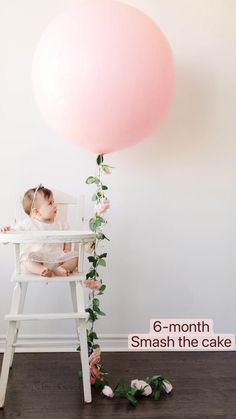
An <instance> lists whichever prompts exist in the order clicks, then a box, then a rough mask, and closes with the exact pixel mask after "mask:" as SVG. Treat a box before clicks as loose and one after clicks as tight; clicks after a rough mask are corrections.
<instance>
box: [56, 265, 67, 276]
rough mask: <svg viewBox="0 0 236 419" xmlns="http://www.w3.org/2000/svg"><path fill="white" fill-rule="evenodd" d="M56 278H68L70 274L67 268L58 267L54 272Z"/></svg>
mask: <svg viewBox="0 0 236 419" xmlns="http://www.w3.org/2000/svg"><path fill="white" fill-rule="evenodd" d="M53 272H54V274H55V276H68V275H69V273H68V271H67V270H66V269H65V268H62V266H58V268H56V269H54V270H53Z"/></svg>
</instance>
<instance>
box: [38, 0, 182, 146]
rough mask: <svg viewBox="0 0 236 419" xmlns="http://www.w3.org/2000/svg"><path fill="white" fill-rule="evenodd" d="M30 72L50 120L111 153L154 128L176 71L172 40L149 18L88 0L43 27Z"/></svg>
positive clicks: (109, 1) (109, 0)
mask: <svg viewBox="0 0 236 419" xmlns="http://www.w3.org/2000/svg"><path fill="white" fill-rule="evenodd" d="M32 77H33V89H34V93H35V97H36V101H37V103H38V106H39V108H40V110H41V112H42V113H43V115H44V117H45V118H46V120H47V121H48V123H49V125H50V126H51V127H52V128H54V129H55V130H56V132H57V133H59V134H60V135H62V136H64V137H66V138H68V139H70V140H72V141H75V142H76V143H78V144H79V145H81V146H82V147H84V148H87V149H89V150H91V151H94V152H96V153H100V154H106V153H109V152H111V151H115V150H118V149H121V148H124V147H128V146H130V145H132V144H135V143H137V142H138V141H140V140H142V139H144V138H145V137H147V136H148V135H150V134H151V133H152V131H154V129H156V127H157V126H158V125H159V123H160V121H161V120H162V119H163V117H164V115H165V114H166V113H167V111H168V109H169V107H170V104H171V99H172V96H173V92H174V84H175V68H174V60H173V56H172V53H171V49H170V46H169V43H168V41H167V40H166V38H165V36H164V35H163V33H162V32H161V31H160V29H159V28H158V27H157V25H156V24H155V23H154V22H153V21H152V20H151V19H150V18H149V17H148V16H146V15H145V14H144V13H142V12H141V11H139V10H137V9H136V8H134V7H132V6H129V5H127V4H124V3H120V2H117V1H112V0H86V1H84V2H82V3H80V4H79V5H78V6H76V8H72V9H70V10H68V11H66V12H64V13H63V14H61V15H59V16H57V17H56V18H55V19H54V20H53V21H52V22H51V23H50V24H49V26H48V27H47V28H46V30H45V31H44V33H43V35H42V37H41V39H40V41H39V44H38V46H37V48H36V51H35V55H34V59H33V71H32Z"/></svg>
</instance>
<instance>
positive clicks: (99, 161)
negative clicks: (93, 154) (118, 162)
mask: <svg viewBox="0 0 236 419" xmlns="http://www.w3.org/2000/svg"><path fill="white" fill-rule="evenodd" d="M102 162H103V155H102V154H99V155H98V156H97V164H98V166H99V165H100V164H101V163H102Z"/></svg>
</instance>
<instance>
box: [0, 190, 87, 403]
mask: <svg viewBox="0 0 236 419" xmlns="http://www.w3.org/2000/svg"><path fill="white" fill-rule="evenodd" d="M54 199H55V202H56V203H57V207H58V215H57V216H58V217H60V218H61V219H67V218H68V214H69V212H70V209H72V210H73V211H74V215H76V217H74V218H76V219H74V223H73V224H74V225H71V227H72V228H74V227H75V225H77V226H78V227H77V228H79V229H78V230H77V229H76V230H75V229H74V230H68V231H49V230H47V231H32V232H23V231H18V232H8V233H0V242H2V243H12V244H13V245H14V247H15V272H14V273H13V275H12V277H11V281H13V282H14V283H15V287H14V291H13V296H12V302H11V309H10V314H8V315H6V316H5V319H6V320H7V321H8V330H7V335H6V348H5V352H4V356H3V362H2V370H1V377H0V408H1V407H3V406H4V402H5V395H6V390H7V383H8V376H9V369H10V367H11V366H12V363H13V357H14V352H15V348H16V347H17V346H18V344H17V338H18V331H19V327H20V322H21V321H27V320H58V319H75V322H76V328H77V335H78V338H79V341H80V357H81V364H82V376H83V394H84V401H85V402H86V403H90V402H91V401H92V396H91V385H90V370H89V362H88V346H87V333H86V321H87V318H88V314H87V312H86V311H85V302H84V292H83V285H82V281H83V280H84V279H85V278H86V275H85V274H84V273H83V261H84V245H85V243H87V242H89V241H91V240H93V239H94V238H95V233H93V232H92V231H83V230H82V226H83V221H84V218H83V212H84V197H80V198H78V199H76V198H73V197H71V196H69V195H66V194H63V193H61V192H58V191H57V192H55V191H54ZM21 206H22V205H21V204H20V207H21ZM75 209H78V211H75ZM20 212H21V210H19V213H20ZM22 212H23V211H22ZM19 213H18V216H19ZM39 242H40V243H42V242H43V243H58V242H60V243H61V242H63V243H66V242H67V243H68V242H69V243H72V246H73V247H77V248H78V250H79V263H78V270H77V271H75V272H74V273H73V274H72V275H70V276H66V277H51V278H48V277H42V276H39V275H34V274H31V273H29V274H23V273H21V271H20V246H21V245H22V244H26V243H27V244H28V243H39ZM35 282H44V283H50V282H54V283H59V282H67V283H68V284H69V286H70V292H71V297H72V304H73V310H74V312H73V313H48V314H33V313H32V314H23V307H24V302H25V297H26V292H27V287H28V284H31V283H35Z"/></svg>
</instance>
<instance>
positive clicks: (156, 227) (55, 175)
mask: <svg viewBox="0 0 236 419" xmlns="http://www.w3.org/2000/svg"><path fill="white" fill-rule="evenodd" d="M75 3H77V1H76V0H74V1H73V0H42V1H40V2H39V1H32V0H21V1H18V0H0V51H1V52H0V71H1V73H0V92H1V93H0V118H1V124H0V141H1V151H0V155H1V162H0V187H1V206H0V224H5V223H8V222H9V220H11V219H12V217H13V216H14V205H15V198H16V195H17V194H19V193H22V192H24V190H25V189H27V188H29V187H31V186H34V185H37V184H38V183H40V182H42V183H43V184H45V185H47V186H48V187H49V188H52V189H53V188H56V189H61V190H64V191H67V192H68V193H73V194H80V193H84V194H85V195H86V199H87V214H88V216H89V215H90V214H92V204H91V201H90V198H91V194H92V191H93V188H92V186H88V185H85V182H84V181H85V179H86V177H87V176H88V175H90V174H93V172H94V168H95V155H93V154H92V153H90V152H88V151H86V150H84V149H82V148H80V147H77V146H76V145H74V144H72V143H69V142H67V141H65V140H63V139H61V138H59V137H58V136H57V135H56V134H55V133H54V132H52V131H51V129H50V128H49V127H48V126H47V124H46V122H45V121H44V119H43V118H42V116H41V115H40V113H39V111H38V109H37V107H36V105H35V102H34V98H33V95H32V88H31V61H32V55H33V52H34V48H35V45H36V42H37V41H38V39H39V37H40V35H41V33H42V31H43V29H44V27H45V26H46V25H47V23H48V22H49V21H50V20H51V19H52V18H53V17H54V16H55V15H56V14H57V13H59V12H61V11H62V10H64V9H65V8H66V7H67V6H69V5H72V4H75ZM126 3H129V4H131V5H134V6H136V7H138V8H140V9H141V10H143V11H144V12H146V13H147V14H148V15H149V16H150V17H152V18H153V19H154V20H155V21H156V22H157V24H158V25H159V26H160V27H161V29H162V30H163V32H164V33H165V34H166V36H167V38H168V39H169V41H170V44H171V45H172V48H173V51H174V55H175V60H176V68H177V90H176V96H175V100H174V103H173V106H172V109H171V112H170V113H169V115H168V117H167V118H166V120H165V122H164V123H163V124H162V126H161V128H160V129H159V131H158V132H156V133H155V134H154V135H153V136H152V137H151V138H148V139H147V140H146V141H145V142H141V143H139V144H137V145H136V146H133V147H132V148H129V149H125V150H122V151H119V152H116V153H111V154H110V155H108V156H107V157H106V162H107V163H108V164H111V165H112V166H115V167H116V169H114V170H113V174H112V176H110V177H107V179H108V180H107V184H108V185H109V186H110V188H111V189H109V191H108V197H109V198H110V200H111V209H110V211H109V215H108V220H109V225H108V227H107V230H106V232H107V235H108V236H109V237H110V238H111V242H110V244H109V246H107V250H108V268H107V269H105V270H104V275H103V279H104V282H105V283H106V284H107V291H106V293H105V295H104V296H103V297H102V298H101V304H102V308H103V310H104V311H105V312H106V313H107V316H106V317H104V318H101V320H99V321H97V322H96V323H95V329H96V330H97V331H98V333H99V334H102V335H105V337H106V336H107V334H115V335H117V336H118V337H119V334H122V335H123V334H124V335H125V334H127V333H132V332H142V333H145V332H147V331H148V327H149V320H150V319H151V318H164V317H166V318H212V319H213V320H214V330H215V332H218V333H235V332H236V330H235V315H236V304H235V295H236V262H235V260H236V258H235V245H236V216H235V214H236V193H235V190H236V169H235V155H236V142H235V134H234V131H235V119H236V118H235V117H236V115H235V95H236V78H235V74H236V53H235V41H236V26H235V14H236V2H235V1H234V0H232V1H231V0H218V1H217V0H191V1H189V0H132V1H131V0H129V1H126ZM12 262H13V257H12V249H11V248H10V246H3V245H1V246H0V263H1V288H0V337H3V335H4V334H5V330H6V324H5V322H4V314H5V313H7V312H8V311H9V304H10V296H11V292H12V284H11V283H10V282H9V276H10V274H11V271H12V268H13V266H12ZM45 287H46V288H45ZM59 288H60V289H59V291H58V289H57V286H55V285H52V284H51V285H49V286H43V285H40V286H37V289H35V290H31V291H30V292H29V294H28V300H27V302H26V310H27V311H29V310H35V311H36V310H38V309H39V307H37V300H39V299H40V298H42V299H43V301H44V311H47V310H56V309H59V310H64V309H65V310H66V309H70V308H71V306H70V299H69V293H68V296H67V295H66V293H65V292H64V288H63V287H62V286H61V285H60V286H59ZM44 333H46V334H54V335H58V334H68V335H72V334H73V333H74V326H73V324H70V323H68V322H61V323H60V322H59V323H58V324H55V323H47V324H45V322H44V323H42V324H40V323H39V324H36V325H33V324H32V325H30V324H27V325H24V326H23V327H22V334H32V335H35V334H39V337H40V336H41V335H40V334H44Z"/></svg>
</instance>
